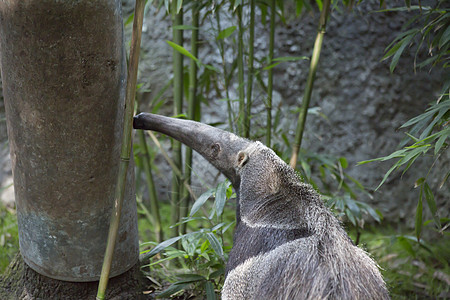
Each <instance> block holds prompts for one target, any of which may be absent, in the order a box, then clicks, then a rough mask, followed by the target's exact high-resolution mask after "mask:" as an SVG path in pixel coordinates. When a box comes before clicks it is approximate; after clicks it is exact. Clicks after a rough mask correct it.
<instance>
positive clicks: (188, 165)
mask: <svg viewBox="0 0 450 300" xmlns="http://www.w3.org/2000/svg"><path fill="white" fill-rule="evenodd" d="M199 14H200V11H199V7H198V3H194V4H193V7H192V26H193V27H194V29H192V36H191V53H192V55H194V56H195V57H197V56H198V27H199ZM199 104H200V103H199V101H198V97H197V63H196V62H195V61H194V60H193V59H191V61H190V65H189V95H188V118H189V119H191V120H196V119H197V118H196V117H197V116H196V114H195V112H196V110H197V106H198V105H199ZM198 117H199V116H198ZM185 154H186V155H185V163H184V165H185V167H184V176H185V180H186V182H187V184H189V185H190V184H191V174H192V172H191V171H192V148H191V147H186V153H185ZM183 187H184V186H183V185H182V186H181V188H182V195H183V202H182V205H181V213H180V217H181V218H183V217H187V215H188V207H189V202H190V200H191V198H190V197H189V193H188V191H187V190H185V189H184V188H183ZM181 218H180V221H181ZM186 226H187V224H186V223H183V224H182V225H181V228H180V231H181V234H185V233H186Z"/></svg>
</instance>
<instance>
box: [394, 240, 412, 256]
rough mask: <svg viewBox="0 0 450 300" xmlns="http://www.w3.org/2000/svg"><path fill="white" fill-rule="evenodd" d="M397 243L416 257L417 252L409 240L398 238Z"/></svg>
mask: <svg viewBox="0 0 450 300" xmlns="http://www.w3.org/2000/svg"><path fill="white" fill-rule="evenodd" d="M397 243H398V244H399V245H400V246H401V247H402V248H403V250H405V251H406V252H408V253H409V254H410V255H411V256H414V257H415V256H416V252H415V251H414V249H413V247H412V245H411V243H410V242H409V241H408V239H407V238H405V237H404V236H398V237H397Z"/></svg>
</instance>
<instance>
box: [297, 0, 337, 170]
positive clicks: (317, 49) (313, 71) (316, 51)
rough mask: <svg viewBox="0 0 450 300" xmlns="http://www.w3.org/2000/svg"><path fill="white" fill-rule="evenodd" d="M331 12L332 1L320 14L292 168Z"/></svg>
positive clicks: (300, 142)
mask: <svg viewBox="0 0 450 300" xmlns="http://www.w3.org/2000/svg"><path fill="white" fill-rule="evenodd" d="M329 12H330V0H325V1H324V2H323V8H322V12H321V14H320V21H319V30H318V33H317V37H316V42H315V43H314V50H313V54H312V58H311V66H310V68H309V74H308V81H307V82H306V89H305V95H304V96H303V101H302V108H301V110H300V114H299V116H298V123H297V130H296V133H295V140H294V145H293V149H292V156H291V161H290V163H289V164H290V166H291V167H292V168H295V167H296V166H297V159H298V153H299V151H300V147H301V145H302V137H303V131H304V129H305V122H306V116H307V114H308V107H309V102H310V100H311V93H312V90H313V85H314V79H315V77H316V70H317V65H318V63H319V57H320V50H321V48H322V42H323V36H324V34H325V28H326V26H327V19H328V15H329Z"/></svg>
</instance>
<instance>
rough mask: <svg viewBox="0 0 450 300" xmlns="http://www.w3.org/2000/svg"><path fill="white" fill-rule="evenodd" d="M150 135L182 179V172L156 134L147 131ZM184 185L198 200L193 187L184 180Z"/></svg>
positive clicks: (193, 197)
mask: <svg viewBox="0 0 450 300" xmlns="http://www.w3.org/2000/svg"><path fill="white" fill-rule="evenodd" d="M147 133H148V135H149V136H150V138H151V139H152V141H153V142H154V143H155V145H156V147H158V149H159V150H160V151H161V154H162V156H164V158H165V159H166V161H167V163H168V164H169V165H170V167H171V168H172V171H173V172H175V173H176V174H177V176H179V177H180V178H182V176H183V175H182V173H181V170H180V169H179V168H178V167H177V166H176V165H175V163H174V162H173V160H172V159H171V158H170V157H169V154H167V152H166V151H165V150H164V148H163V147H162V146H161V143H160V142H159V141H158V138H157V137H156V136H155V134H154V133H153V132H151V131H147ZM183 185H184V187H185V189H186V190H187V191H189V194H190V195H191V197H192V199H194V200H197V197H196V196H195V194H194V191H193V190H192V188H191V186H190V185H188V184H187V182H186V180H183Z"/></svg>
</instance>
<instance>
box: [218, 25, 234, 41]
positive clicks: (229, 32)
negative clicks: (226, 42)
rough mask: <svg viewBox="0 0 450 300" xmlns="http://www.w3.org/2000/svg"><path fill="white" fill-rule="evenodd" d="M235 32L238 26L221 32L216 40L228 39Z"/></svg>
mask: <svg viewBox="0 0 450 300" xmlns="http://www.w3.org/2000/svg"><path fill="white" fill-rule="evenodd" d="M235 31H236V26H230V27H228V28H225V29H224V30H222V31H220V32H219V34H218V35H217V37H216V39H217V40H223V39H226V38H227V37H229V36H230V35H232V34H233V32H235Z"/></svg>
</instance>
